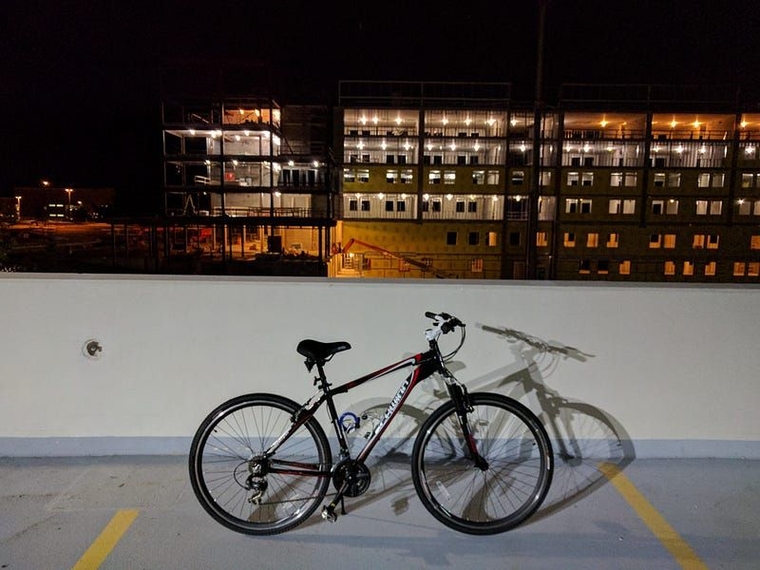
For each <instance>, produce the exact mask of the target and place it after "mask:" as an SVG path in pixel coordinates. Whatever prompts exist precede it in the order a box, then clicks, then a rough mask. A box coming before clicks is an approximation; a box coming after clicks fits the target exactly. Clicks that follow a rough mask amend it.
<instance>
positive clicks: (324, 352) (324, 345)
mask: <svg viewBox="0 0 760 570" xmlns="http://www.w3.org/2000/svg"><path fill="white" fill-rule="evenodd" d="M349 348H351V345H350V344H348V343H347V342H345V341H338V342H319V341H318V340H311V339H307V340H302V341H301V342H299V343H298V346H297V347H296V350H297V351H298V354H301V355H303V356H305V357H306V358H308V359H309V360H316V361H325V360H327V359H329V358H331V357H332V355H333V354H336V353H338V352H343V351H344V350H348V349H349Z"/></svg>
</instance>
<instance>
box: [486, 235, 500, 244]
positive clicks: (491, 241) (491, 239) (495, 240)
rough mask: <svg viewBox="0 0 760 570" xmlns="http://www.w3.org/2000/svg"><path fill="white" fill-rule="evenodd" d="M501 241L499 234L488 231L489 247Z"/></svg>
mask: <svg viewBox="0 0 760 570" xmlns="http://www.w3.org/2000/svg"><path fill="white" fill-rule="evenodd" d="M498 243H499V234H497V233H496V232H488V247H496V246H497V245H498Z"/></svg>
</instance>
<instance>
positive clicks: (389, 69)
mask: <svg viewBox="0 0 760 570" xmlns="http://www.w3.org/2000/svg"><path fill="white" fill-rule="evenodd" d="M335 4H336V3H329V2H321V3H320V2H293V1H285V0H270V1H269V2H258V1H255V0H247V1H223V0H221V1H215V2H198V1H195V0H167V1H161V0H154V1H153V2H144V1H143V0H123V1H119V0H97V1H96V0H93V1H84V0H55V1H51V0H2V2H0V22H2V23H3V26H2V33H0V74H1V77H0V105H2V109H3V110H4V117H3V123H2V124H3V135H4V136H2V137H0V138H1V139H2V143H1V144H2V146H0V152H1V153H2V169H0V170H1V171H0V195H12V192H13V187H14V186H24V185H36V184H37V183H38V181H39V180H40V179H41V178H48V179H50V180H52V181H53V183H54V184H55V185H56V186H74V187H76V186H110V187H116V189H117V192H118V194H119V196H120V197H121V204H123V206H124V207H125V211H128V212H129V213H147V212H149V211H151V210H152V208H153V203H152V202H151V201H147V202H145V200H144V199H145V197H149V196H152V197H154V199H155V198H156V197H157V196H158V195H160V192H158V188H159V187H160V184H161V174H160V157H161V135H160V122H159V115H160V89H159V75H160V70H161V66H162V65H164V64H165V63H166V62H169V61H176V60H186V59H198V58H203V59H205V60H225V59H229V58H234V59H235V60H241V61H246V62H251V63H256V64H260V65H262V66H264V68H265V69H266V70H267V71H266V74H265V76H266V77H267V82H268V83H269V85H267V87H270V88H271V89H272V91H273V94H274V95H275V98H276V99H277V100H278V101H280V102H281V103H288V102H315V103H321V102H330V101H332V100H333V99H334V98H335V96H336V94H337V86H338V81H339V80H341V79H376V80H377V79H379V80H431V81H437V80H440V81H504V82H510V83H512V84H513V98H514V99H518V100H524V101H530V100H532V98H533V89H534V85H535V64H536V44H537V20H538V18H537V14H538V5H539V0H525V1H523V2H515V1H511V0H509V1H508V0H500V1H495V0H494V1H493V2H482V1H473V0H471V1H460V2H450V1H443V0H441V1H437V2H424V3H423V2H413V1H409V0H407V1H405V2H397V1H395V0H386V1H384V2H370V1H366V2H349V3H348V7H347V8H337V7H336V8H333V7H327V8H326V6H334V5H335ZM341 4H342V3H341ZM417 4H419V5H420V6H423V5H424V6H425V9H424V10H423V9H422V8H421V7H420V8H415V7H413V6H416V5H417ZM546 18H547V19H546V32H545V36H546V46H545V56H544V57H545V62H544V66H545V67H544V70H545V78H544V85H545V99H547V100H549V101H551V100H552V99H556V95H557V93H558V90H559V86H560V85H561V84H562V83H666V84H708V85H719V84H728V85H731V86H736V87H741V88H742V89H743V90H745V91H752V92H754V93H760V89H759V87H760V39H759V38H760V2H759V1H757V0H727V1H724V2H718V1H716V0H713V1H710V2H706V1H701V0H691V1H681V0H678V1H667V0H651V1H650V0H630V1H614V0H605V1H602V0H548V8H547V12H546ZM757 99H758V100H759V101H760V97H758V98H757ZM130 197H131V198H132V199H128V198H130ZM154 201H155V200H154ZM141 203H143V205H142V206H141V205H140V204H141Z"/></svg>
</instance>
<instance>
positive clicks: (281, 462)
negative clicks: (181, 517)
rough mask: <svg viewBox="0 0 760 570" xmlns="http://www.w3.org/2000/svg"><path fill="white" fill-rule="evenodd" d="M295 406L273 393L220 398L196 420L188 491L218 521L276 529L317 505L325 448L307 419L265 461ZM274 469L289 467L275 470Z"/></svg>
mask: <svg viewBox="0 0 760 570" xmlns="http://www.w3.org/2000/svg"><path fill="white" fill-rule="evenodd" d="M299 408H300V406H299V405H298V404H296V403H295V402H293V401H292V400H289V399H287V398H283V397H281V396H276V395H272V394H249V395H245V396H239V397H237V398H233V399H232V400H229V401H227V402H225V403H224V404H222V405H220V406H219V407H218V408H216V409H215V410H214V411H213V412H211V413H210V414H209V415H208V417H206V419H205V420H204V421H203V423H201V425H200V427H199V428H198V431H197V432H196V434H195V437H194V438H193V443H192V445H191V448H190V458H189V468H190V482H191V483H192V486H193V491H194V492H195V495H196V497H197V498H198V500H199V501H200V503H201V505H202V506H203V508H204V509H205V510H206V511H207V512H208V513H209V514H210V515H211V516H212V517H213V518H214V519H215V520H216V521H218V522H219V523H221V524H223V525H224V526H226V527H227V528H230V529H232V530H234V531H237V532H241V533H244V534H258V535H265V534H277V533H280V532H285V531H287V530H290V529H292V528H294V527H295V526H297V525H299V524H301V523H302V522H303V521H304V520H305V519H307V518H308V517H309V516H310V515H311V514H312V513H313V512H314V510H315V509H316V508H317V506H318V505H319V504H320V503H321V502H322V500H323V499H324V497H325V494H326V493H327V488H328V485H329V482H330V478H329V477H328V476H326V475H323V476H317V475H314V474H310V475H309V474H304V473H298V471H299V470H300V471H304V470H305V469H310V470H312V471H317V470H318V471H320V472H321V473H323V474H329V471H330V467H331V465H332V457H331V453H330V446H329V444H328V442H327V438H326V436H325V432H324V430H323V429H322V426H320V425H319V423H318V422H317V421H316V420H315V419H314V418H311V419H309V420H308V421H307V422H305V423H304V424H303V425H302V426H300V427H299V428H298V430H297V431H296V432H295V433H293V434H291V435H290V437H288V439H287V440H286V441H284V442H282V443H281V445H280V446H279V447H278V448H277V451H276V452H275V454H274V455H273V456H271V457H268V458H265V457H263V455H262V453H263V452H264V451H265V450H266V449H267V448H268V447H269V446H270V445H271V444H272V443H273V442H274V441H275V440H277V438H279V437H280V436H281V435H282V434H284V433H285V432H287V430H288V429H289V428H290V426H291V425H292V418H293V417H294V414H295V412H296V411H297V410H298V409H299ZM278 468H279V469H282V470H284V471H289V472H281V471H280V472H278Z"/></svg>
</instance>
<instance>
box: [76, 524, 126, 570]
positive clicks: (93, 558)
mask: <svg viewBox="0 0 760 570" xmlns="http://www.w3.org/2000/svg"><path fill="white" fill-rule="evenodd" d="M137 513H138V511H137V509H122V510H120V511H119V512H117V513H116V514H115V515H114V516H113V518H112V519H111V520H110V522H109V523H108V524H107V525H106V527H105V528H104V529H103V532H101V533H100V536H99V537H98V538H96V539H95V542H93V543H92V544H91V545H90V548H88V549H87V551H86V552H85V553H84V554H83V555H82V558H80V559H79V561H78V562H77V563H76V564H75V565H74V567H73V568H72V570H96V569H97V568H99V567H100V565H101V564H103V561H104V560H105V559H106V558H107V557H108V555H109V554H110V553H111V551H112V550H113V549H114V547H115V546H116V543H118V542H119V540H120V539H121V537H122V536H123V535H124V533H125V532H127V529H128V528H129V527H130V525H131V524H132V523H133V522H134V520H135V519H136V518H137Z"/></svg>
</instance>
